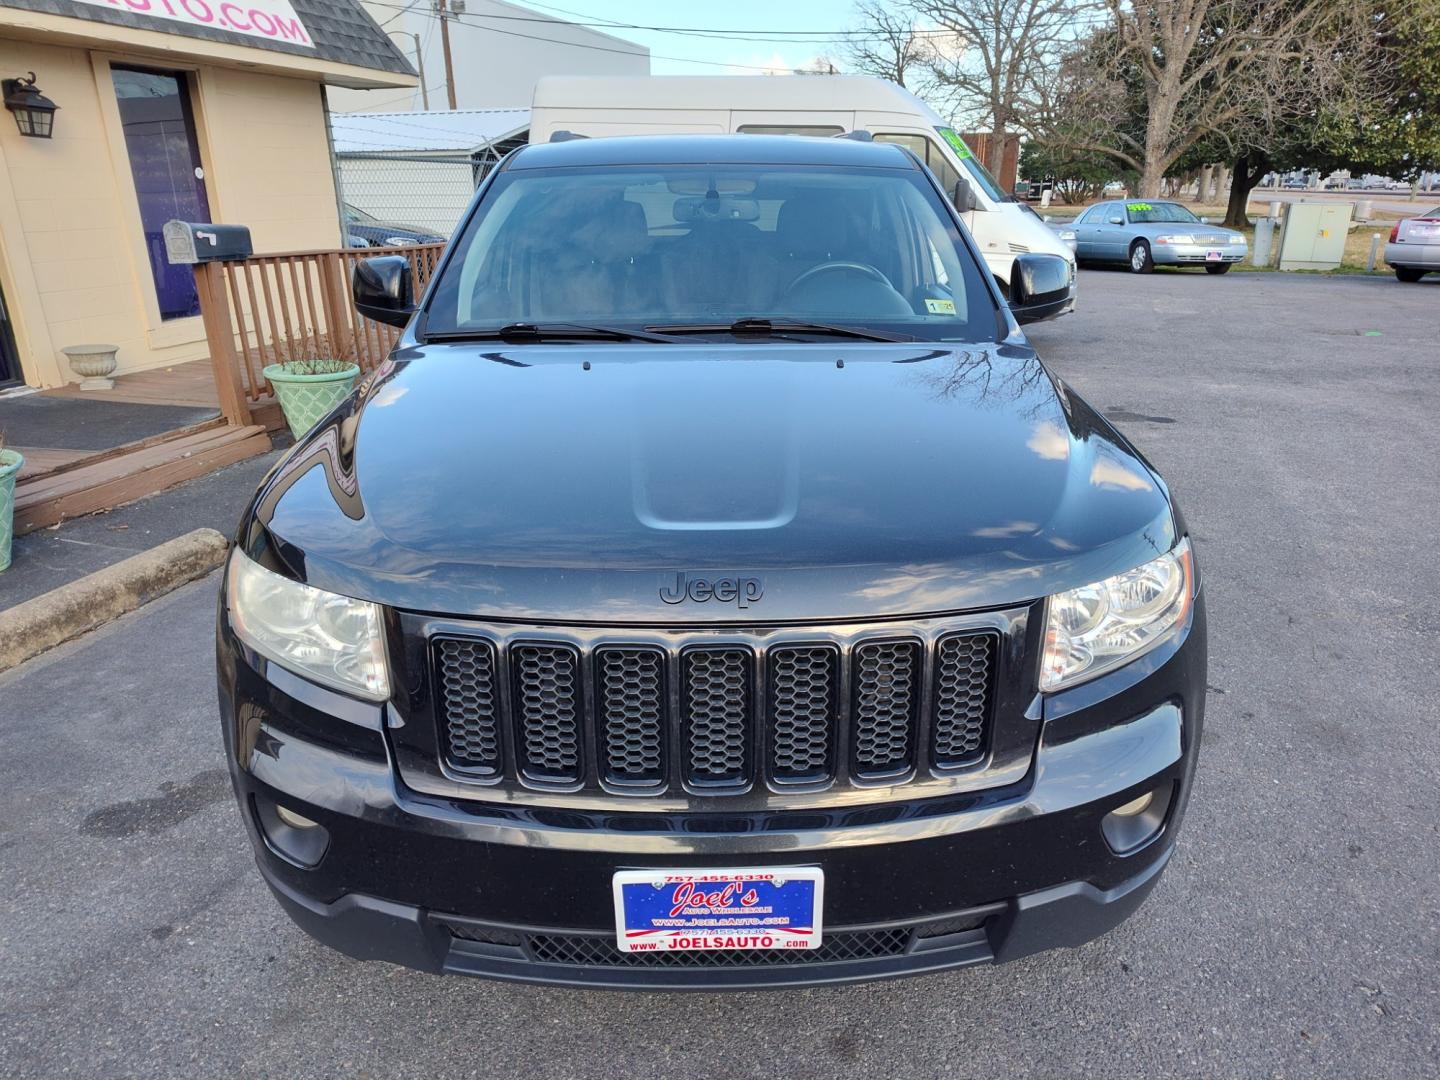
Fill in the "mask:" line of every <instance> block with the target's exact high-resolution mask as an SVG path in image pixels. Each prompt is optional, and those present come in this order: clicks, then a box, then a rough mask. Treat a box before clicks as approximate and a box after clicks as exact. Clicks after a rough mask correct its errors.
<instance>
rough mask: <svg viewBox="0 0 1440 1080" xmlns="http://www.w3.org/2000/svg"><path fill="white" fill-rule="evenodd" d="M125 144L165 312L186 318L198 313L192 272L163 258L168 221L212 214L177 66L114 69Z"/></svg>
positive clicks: (164, 314)
mask: <svg viewBox="0 0 1440 1080" xmlns="http://www.w3.org/2000/svg"><path fill="white" fill-rule="evenodd" d="M111 76H112V78H113V79H114V80H115V97H116V100H117V101H118V103H119V105H120V123H121V124H122V125H123V126H124V129H125V149H126V150H127V151H128V152H129V154H130V172H131V175H133V176H134V178H135V194H136V196H137V197H138V198H139V200H140V221H141V223H142V225H143V226H144V229H145V246H146V248H147V249H148V251H149V254H150V274H151V277H153V278H154V280H155V295H156V298H157V299H158V300H159V301H160V317H161V318H162V319H183V318H185V317H186V316H189V315H199V314H200V298H199V297H198V296H197V295H196V292H195V277H194V274H193V273H192V272H191V270H190V267H188V266H171V265H170V264H169V263H168V262H166V261H165V241H164V239H163V237H162V235H161V231H162V229H163V228H164V225H165V222H167V221H170V220H172V219H174V218H179V219H180V220H181V221H209V220H210V203H209V201H208V200H207V199H206V198H205V179H204V176H205V174H204V172H203V170H202V169H201V167H200V148H199V147H198V146H197V145H196V142H195V118H194V116H193V115H192V114H191V112H190V95H189V93H188V92H187V87H186V84H185V75H184V74H183V73H181V72H171V71H146V70H142V69H139V68H128V67H116V68H112V69H111Z"/></svg>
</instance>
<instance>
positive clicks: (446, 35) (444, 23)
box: [435, 0, 463, 111]
mask: <svg viewBox="0 0 1440 1080" xmlns="http://www.w3.org/2000/svg"><path fill="white" fill-rule="evenodd" d="M446 4H447V0H435V10H436V11H437V12H438V13H439V15H440V47H441V48H442V49H443V50H444V52H445V96H446V97H448V98H449V99H450V108H451V110H452V111H453V110H454V109H455V108H456V105H455V65H454V63H453V62H452V61H451V59H450V20H451V19H453V18H454V17H455V16H454V15H453V14H451V12H450V11H448V10H447V9H446ZM462 10H463V9H462Z"/></svg>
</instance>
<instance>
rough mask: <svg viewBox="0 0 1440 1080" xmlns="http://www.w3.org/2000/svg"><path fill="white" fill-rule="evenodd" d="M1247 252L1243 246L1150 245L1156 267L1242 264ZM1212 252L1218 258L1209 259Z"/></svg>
mask: <svg viewBox="0 0 1440 1080" xmlns="http://www.w3.org/2000/svg"><path fill="white" fill-rule="evenodd" d="M1247 250H1248V247H1247V245H1245V244H1214V245H1206V244H1152V245H1151V246H1150V255H1151V258H1153V259H1154V261H1155V265H1156V266H1191V265H1196V264H1204V263H1212V264H1213V263H1216V262H1219V263H1238V262H1242V261H1243V260H1244V258H1245V253H1246V251H1247ZM1212 251H1218V252H1219V253H1220V258H1219V259H1212V258H1210V253H1211V252H1212Z"/></svg>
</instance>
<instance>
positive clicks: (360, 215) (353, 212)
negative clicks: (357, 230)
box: [345, 203, 378, 224]
mask: <svg viewBox="0 0 1440 1080" xmlns="http://www.w3.org/2000/svg"><path fill="white" fill-rule="evenodd" d="M345 220H346V221H355V222H359V223H361V224H366V223H369V222H372V221H373V222H376V223H377V224H378V219H377V218H375V217H374V216H372V215H370V214H367V213H366V212H365V211H364V210H361V209H360V208H359V207H357V206H351V205H350V204H349V203H346V204H345Z"/></svg>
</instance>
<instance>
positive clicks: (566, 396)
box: [242, 343, 1175, 624]
mask: <svg viewBox="0 0 1440 1080" xmlns="http://www.w3.org/2000/svg"><path fill="white" fill-rule="evenodd" d="M1174 540H1175V524H1174V520H1173V518H1172V514H1171V510H1170V505H1169V500H1168V496H1167V494H1166V492H1165V490H1164V488H1163V486H1162V484H1161V483H1160V481H1159V480H1158V479H1157V478H1156V476H1155V475H1154V474H1153V473H1152V471H1151V470H1150V469H1149V468H1148V467H1147V466H1146V464H1145V463H1144V462H1143V461H1142V460H1141V459H1140V458H1139V457H1138V456H1137V455H1136V454H1135V452H1134V451H1133V450H1132V449H1131V448H1130V447H1129V446H1128V444H1127V443H1126V442H1125V441H1124V440H1123V439H1122V438H1121V437H1120V436H1119V435H1118V434H1117V433H1116V432H1115V431H1114V430H1113V429H1112V428H1111V427H1110V426H1109V425H1108V424H1107V423H1106V422H1105V421H1104V420H1103V419H1102V418H1101V417H1100V416H1099V415H1098V414H1096V413H1095V412H1094V411H1093V410H1092V409H1090V408H1089V407H1088V406H1087V405H1086V404H1085V403H1084V402H1083V401H1081V400H1079V399H1078V398H1077V397H1076V396H1075V395H1074V394H1073V393H1072V392H1070V391H1069V390H1068V389H1067V388H1065V387H1064V386H1063V384H1061V385H1058V386H1057V384H1056V383H1054V382H1052V380H1051V377H1050V375H1049V374H1048V373H1047V371H1046V370H1045V369H1044V368H1043V367H1042V366H1041V364H1040V362H1039V361H1038V359H1037V358H1036V357H1035V355H1034V353H1033V352H1032V351H1030V349H1029V348H1028V347H1023V346H1020V347H1017V346H1013V345H1006V346H993V345H992V346H979V347H975V346H971V347H951V346H945V345H936V344H934V343H917V344H914V345H911V344H905V345H888V344H869V343H854V344H852V343H844V344H840V345H835V344H828V343H827V344H823V345H810V344H780V343H774V344H771V343H764V344H735V345H702V344H683V345H654V344H633V345H632V344H597V345H591V344H585V345H557V346H540V345H526V346H519V347H511V346H504V345H499V344H498V343H497V344H493V345H492V344H491V343H482V344H476V345H471V344H461V345H455V344H447V345H430V346H425V347H415V348H409V349H402V350H401V351H400V352H398V353H397V354H396V357H395V359H393V360H392V361H390V362H388V363H387V364H385V365H384V366H382V368H381V369H380V370H379V371H377V372H375V373H374V375H372V376H371V377H369V378H367V380H366V381H365V383H364V384H363V385H362V387H361V388H360V390H359V392H358V394H357V396H356V397H355V398H354V399H352V402H351V403H350V404H349V405H348V406H347V407H345V408H344V409H342V411H341V412H340V413H338V414H336V415H335V416H334V417H332V419H331V421H330V422H329V423H327V424H326V425H325V426H324V427H322V428H320V429H318V430H317V431H315V432H312V433H311V435H310V436H308V437H307V438H306V439H305V440H304V441H303V442H302V443H301V444H300V445H298V446H297V447H296V448H295V449H294V451H292V453H291V454H290V455H289V456H288V457H287V458H286V459H285V460H284V461H283V462H282V464H281V465H280V466H278V467H277V469H276V470H275V472H274V473H272V475H271V477H269V478H268V479H267V481H266V484H265V485H264V486H263V487H262V489H261V491H260V492H259V493H258V494H257V497H256V501H255V504H254V506H253V508H252V516H251V517H250V519H249V521H248V525H247V527H246V529H245V530H244V532H243V533H242V543H243V544H244V545H245V547H246V548H247V550H249V551H250V553H251V554H252V555H253V556H255V557H259V558H264V559H267V560H270V561H271V564H272V565H275V564H276V563H279V564H282V567H283V569H285V570H286V572H288V573H290V574H292V575H294V576H295V577H297V578H299V579H300V580H303V581H308V582H310V583H311V584H314V585H316V586H318V587H320V588H324V589H328V590H331V591H333V592H338V593H344V594H346V595H350V596H356V597H362V598H365V599H370V600H374V601H377V602H380V603H384V604H388V605H392V606H395V607H399V608H404V609H409V610H416V611H426V612H435V613H445V614H454V615H475V616H487V617H495V618H510V619H525V620H540V621H552V620H553V621H559V622H612V621H613V622H632V623H633V622H641V623H677V622H683V623H691V624H693V623H705V622H724V621H732V622H733V621H740V620H743V621H746V622H752V623H753V622H772V621H774V622H779V621H789V620H803V619H827V620H839V619H860V618H871V617H878V616H889V615H903V614H919V613H932V612H949V611H957V610H963V609H975V608H989V607H1000V606H1007V605H1012V604H1016V603H1020V602H1025V601H1030V600H1033V599H1036V598H1038V597H1041V596H1043V595H1046V594H1047V593H1051V592H1054V591H1057V590H1059V589H1063V588H1068V587H1072V586H1074V585H1079V584H1084V583H1086V582H1089V581H1094V580H1097V579H1099V578H1103V577H1105V576H1107V575H1110V574H1113V573H1116V572H1119V571H1121V570H1125V569H1129V568H1131V567H1134V566H1136V565H1139V564H1140V563H1142V562H1144V561H1146V560H1148V559H1150V558H1153V557H1154V556H1155V555H1156V554H1157V553H1158V552H1161V551H1164V550H1166V549H1168V548H1169V547H1170V546H1171V544H1172V543H1173V542H1174ZM677 574H680V575H685V577H682V579H681V589H682V591H683V585H684V581H685V580H686V579H687V578H688V579H694V578H703V579H708V580H716V579H756V580H758V581H759V582H761V583H763V584H762V586H760V587H762V588H763V596H761V597H760V598H758V599H756V600H754V601H753V602H752V603H749V604H748V606H747V607H746V608H745V609H742V608H741V607H740V605H739V603H738V602H737V601H736V600H735V599H733V598H731V599H728V600H727V599H722V598H717V597H710V598H704V597H705V596H706V590H705V589H704V587H702V588H701V589H700V590H699V595H700V596H701V597H702V599H700V600H696V599H694V598H693V597H687V598H686V599H684V600H683V601H681V602H678V603H667V602H665V600H662V598H661V596H660V592H661V590H662V589H666V590H669V591H670V593H671V596H672V598H673V596H674V592H675V589H676V575H677ZM754 588H755V587H754V586H752V587H750V589H751V591H752V592H753V591H754ZM719 593H720V596H721V597H733V594H732V593H731V591H730V590H729V589H726V588H721V589H720V590H719Z"/></svg>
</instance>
